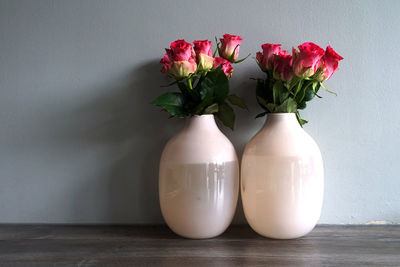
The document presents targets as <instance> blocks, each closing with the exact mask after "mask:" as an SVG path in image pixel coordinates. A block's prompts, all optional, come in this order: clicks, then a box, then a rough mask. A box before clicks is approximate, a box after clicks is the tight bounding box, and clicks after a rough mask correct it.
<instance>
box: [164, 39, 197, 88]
mask: <svg viewBox="0 0 400 267" xmlns="http://www.w3.org/2000/svg"><path fill="white" fill-rule="evenodd" d="M165 50H166V51H167V53H166V54H165V55H164V57H163V58H162V59H161V61H160V63H162V64H163V68H162V69H161V72H163V73H166V74H168V75H171V76H172V77H174V78H175V79H178V80H179V79H182V78H186V77H187V76H189V75H190V74H191V73H194V72H195V71H196V68H197V64H196V54H195V52H194V49H193V46H192V45H191V44H189V43H187V42H185V40H176V41H175V42H172V43H171V46H170V49H165Z"/></svg>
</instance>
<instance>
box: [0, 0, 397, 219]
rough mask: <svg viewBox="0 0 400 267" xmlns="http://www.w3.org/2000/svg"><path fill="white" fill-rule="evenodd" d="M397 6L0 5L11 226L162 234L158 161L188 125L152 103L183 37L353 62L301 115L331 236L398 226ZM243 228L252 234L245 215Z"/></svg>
mask: <svg viewBox="0 0 400 267" xmlns="http://www.w3.org/2000/svg"><path fill="white" fill-rule="evenodd" d="M399 12H400V1H396V0H393V1H348V0H346V1H306V2H304V1H278V0H277V1H240V0H234V1H205V2H204V1H177V0H173V1H114V0H113V1H111V0H110V1H106V0H98V1H94V0H92V1H78V0H71V1H61V0H59V1H46V0H36V1H28V0H27V1H16V0H10V1H5V0H0V92H1V97H0V123H1V124H0V222H3V223H12V222H19V223H137V224H144V223H161V222H162V217H161V214H160V211H159V205H158V195H157V172H158V160H159V156H160V153H161V150H162V148H163V146H164V144H165V143H166V141H167V140H168V139H169V138H170V137H171V136H172V135H174V133H176V132H177V131H178V130H179V129H180V127H181V126H182V121H181V120H178V119H170V120H168V116H167V114H165V113H160V111H159V109H157V108H155V107H153V106H151V105H150V104H149V103H150V102H151V101H152V100H153V99H154V98H155V97H156V96H157V95H159V94H161V93H162V92H164V90H165V88H160V87H159V86H160V85H162V84H166V83H168V80H167V79H166V78H165V77H164V76H163V75H162V74H160V73H159V69H160V65H159V63H158V61H159V59H160V57H161V56H162V55H163V49H164V47H167V46H168V45H169V43H170V42H171V41H173V40H175V39H178V38H183V37H184V38H185V39H186V40H187V41H193V40H194V39H206V38H208V39H210V40H213V38H214V36H215V35H218V36H220V35H222V34H224V33H232V34H240V35H242V36H243V37H244V39H245V40H244V41H243V44H242V47H241V55H243V56H244V55H247V54H248V53H252V55H253V56H254V55H255V52H256V51H258V50H260V45H261V44H262V43H264V42H278V43H282V44H284V48H286V49H290V48H291V46H293V45H297V44H299V43H302V42H305V41H314V42H316V43H318V44H320V45H321V46H323V47H325V46H326V45H328V44H330V45H332V46H333V47H334V49H336V50H337V51H338V52H339V53H340V54H341V55H342V56H343V57H344V58H345V60H344V61H342V64H341V66H340V70H339V71H338V72H337V73H336V74H335V75H334V76H333V78H332V79H331V80H330V81H328V82H326V85H327V86H328V87H329V88H331V89H333V90H335V91H336V92H338V96H337V97H335V96H332V95H329V94H324V93H323V96H324V98H323V99H321V100H315V101H313V102H312V103H311V104H310V105H309V107H308V109H307V110H306V111H305V112H303V116H304V118H306V119H308V120H309V121H310V124H309V125H307V126H306V127H305V129H306V131H307V132H308V133H309V134H310V135H311V136H313V137H314V139H315V140H316V141H317V143H318V144H319V146H320V149H321V151H322V154H323V158H324V161H325V169H326V171H325V173H326V189H325V203H324V207H323V212H322V217H321V220H320V223H334V224H336V223H346V224H347V223H366V222H370V221H376V220H384V221H388V222H393V223H400V194H399V192H400V179H399V173H400V164H399V162H398V161H399V158H398V151H399V148H400V147H399V145H400V141H399V130H400V116H399V111H400V108H399V99H400V88H399V85H400V74H399V68H400V67H399V66H400V63H399V62H400V53H399V52H398V50H399V42H400V37H399V32H400V26H399V25H400V19H399V15H398V14H399ZM251 76H252V77H262V76H263V74H262V73H261V72H260V71H259V70H258V67H257V66H256V64H255V62H254V60H253V59H251V58H250V59H248V60H246V62H244V63H243V64H240V65H237V68H236V71H235V73H234V77H233V78H232V80H231V89H232V91H233V92H235V93H236V94H238V95H241V96H243V97H244V98H245V99H246V100H247V102H248V103H249V106H250V111H249V112H242V111H238V120H237V130H235V131H234V132H231V131H229V130H227V129H223V131H224V132H225V133H226V134H227V135H228V137H229V138H230V139H231V140H232V142H233V143H234V144H235V146H236V148H237V151H238V154H239V155H241V153H242V151H243V148H244V146H245V144H246V142H247V141H248V140H249V139H250V138H251V136H253V135H254V134H255V132H256V131H257V130H258V129H259V128H260V127H261V125H262V123H263V119H258V120H254V119H253V118H254V115H255V114H257V113H258V112H259V111H260V109H259V108H258V107H257V105H256V101H255V98H254V82H253V81H251V80H249V79H248V77H251ZM235 222H236V223H240V222H244V218H243V213H242V210H241V206H239V209H238V213H237V215H236V217H235Z"/></svg>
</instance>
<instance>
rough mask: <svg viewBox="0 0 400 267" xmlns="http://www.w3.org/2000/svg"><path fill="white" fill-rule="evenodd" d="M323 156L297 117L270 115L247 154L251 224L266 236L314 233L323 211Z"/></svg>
mask: <svg viewBox="0 0 400 267" xmlns="http://www.w3.org/2000/svg"><path fill="white" fill-rule="evenodd" d="M323 175H324V174H323V164H322V157H321V152H320V150H319V148H318V146H317V144H316V143H315V142H314V140H313V139H312V138H311V137H310V136H309V135H308V134H307V133H306V132H305V131H304V130H303V128H301V126H300V124H299V123H298V122H297V119H296V115H295V114H294V113H272V114H268V115H267V119H266V122H265V124H264V126H263V128H262V129H261V130H260V131H259V132H258V133H257V134H256V135H255V136H254V137H253V138H252V139H251V140H250V142H249V143H248V144H247V146H246V148H245V151H244V153H243V159H242V168H241V193H242V202H243V208H244V213H245V216H246V219H247V222H248V223H249V224H250V226H251V227H252V228H253V230H254V231H256V232H257V233H259V234H260V235H262V236H265V237H270V238H277V239H291V238H297V237H301V236H303V235H306V234H307V233H309V232H310V231H311V230H312V229H313V228H314V226H315V225H316V223H317V221H318V219H319V216H320V213H321V208H322V200H323V190H324V178H323Z"/></svg>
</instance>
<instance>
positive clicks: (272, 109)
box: [267, 103, 279, 113]
mask: <svg viewBox="0 0 400 267" xmlns="http://www.w3.org/2000/svg"><path fill="white" fill-rule="evenodd" d="M277 107H278V106H277V105H275V104H273V103H267V109H268V110H269V112H271V113H275V112H279V111H277Z"/></svg>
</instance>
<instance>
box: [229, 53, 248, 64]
mask: <svg viewBox="0 0 400 267" xmlns="http://www.w3.org/2000/svg"><path fill="white" fill-rule="evenodd" d="M250 55H251V54H248V55H247V57H244V58H241V59H238V60H236V61H235V62H233V63H235V64H237V63H240V62H243V61H245V60H246V59H247V58H248V57H249V56H250Z"/></svg>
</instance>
